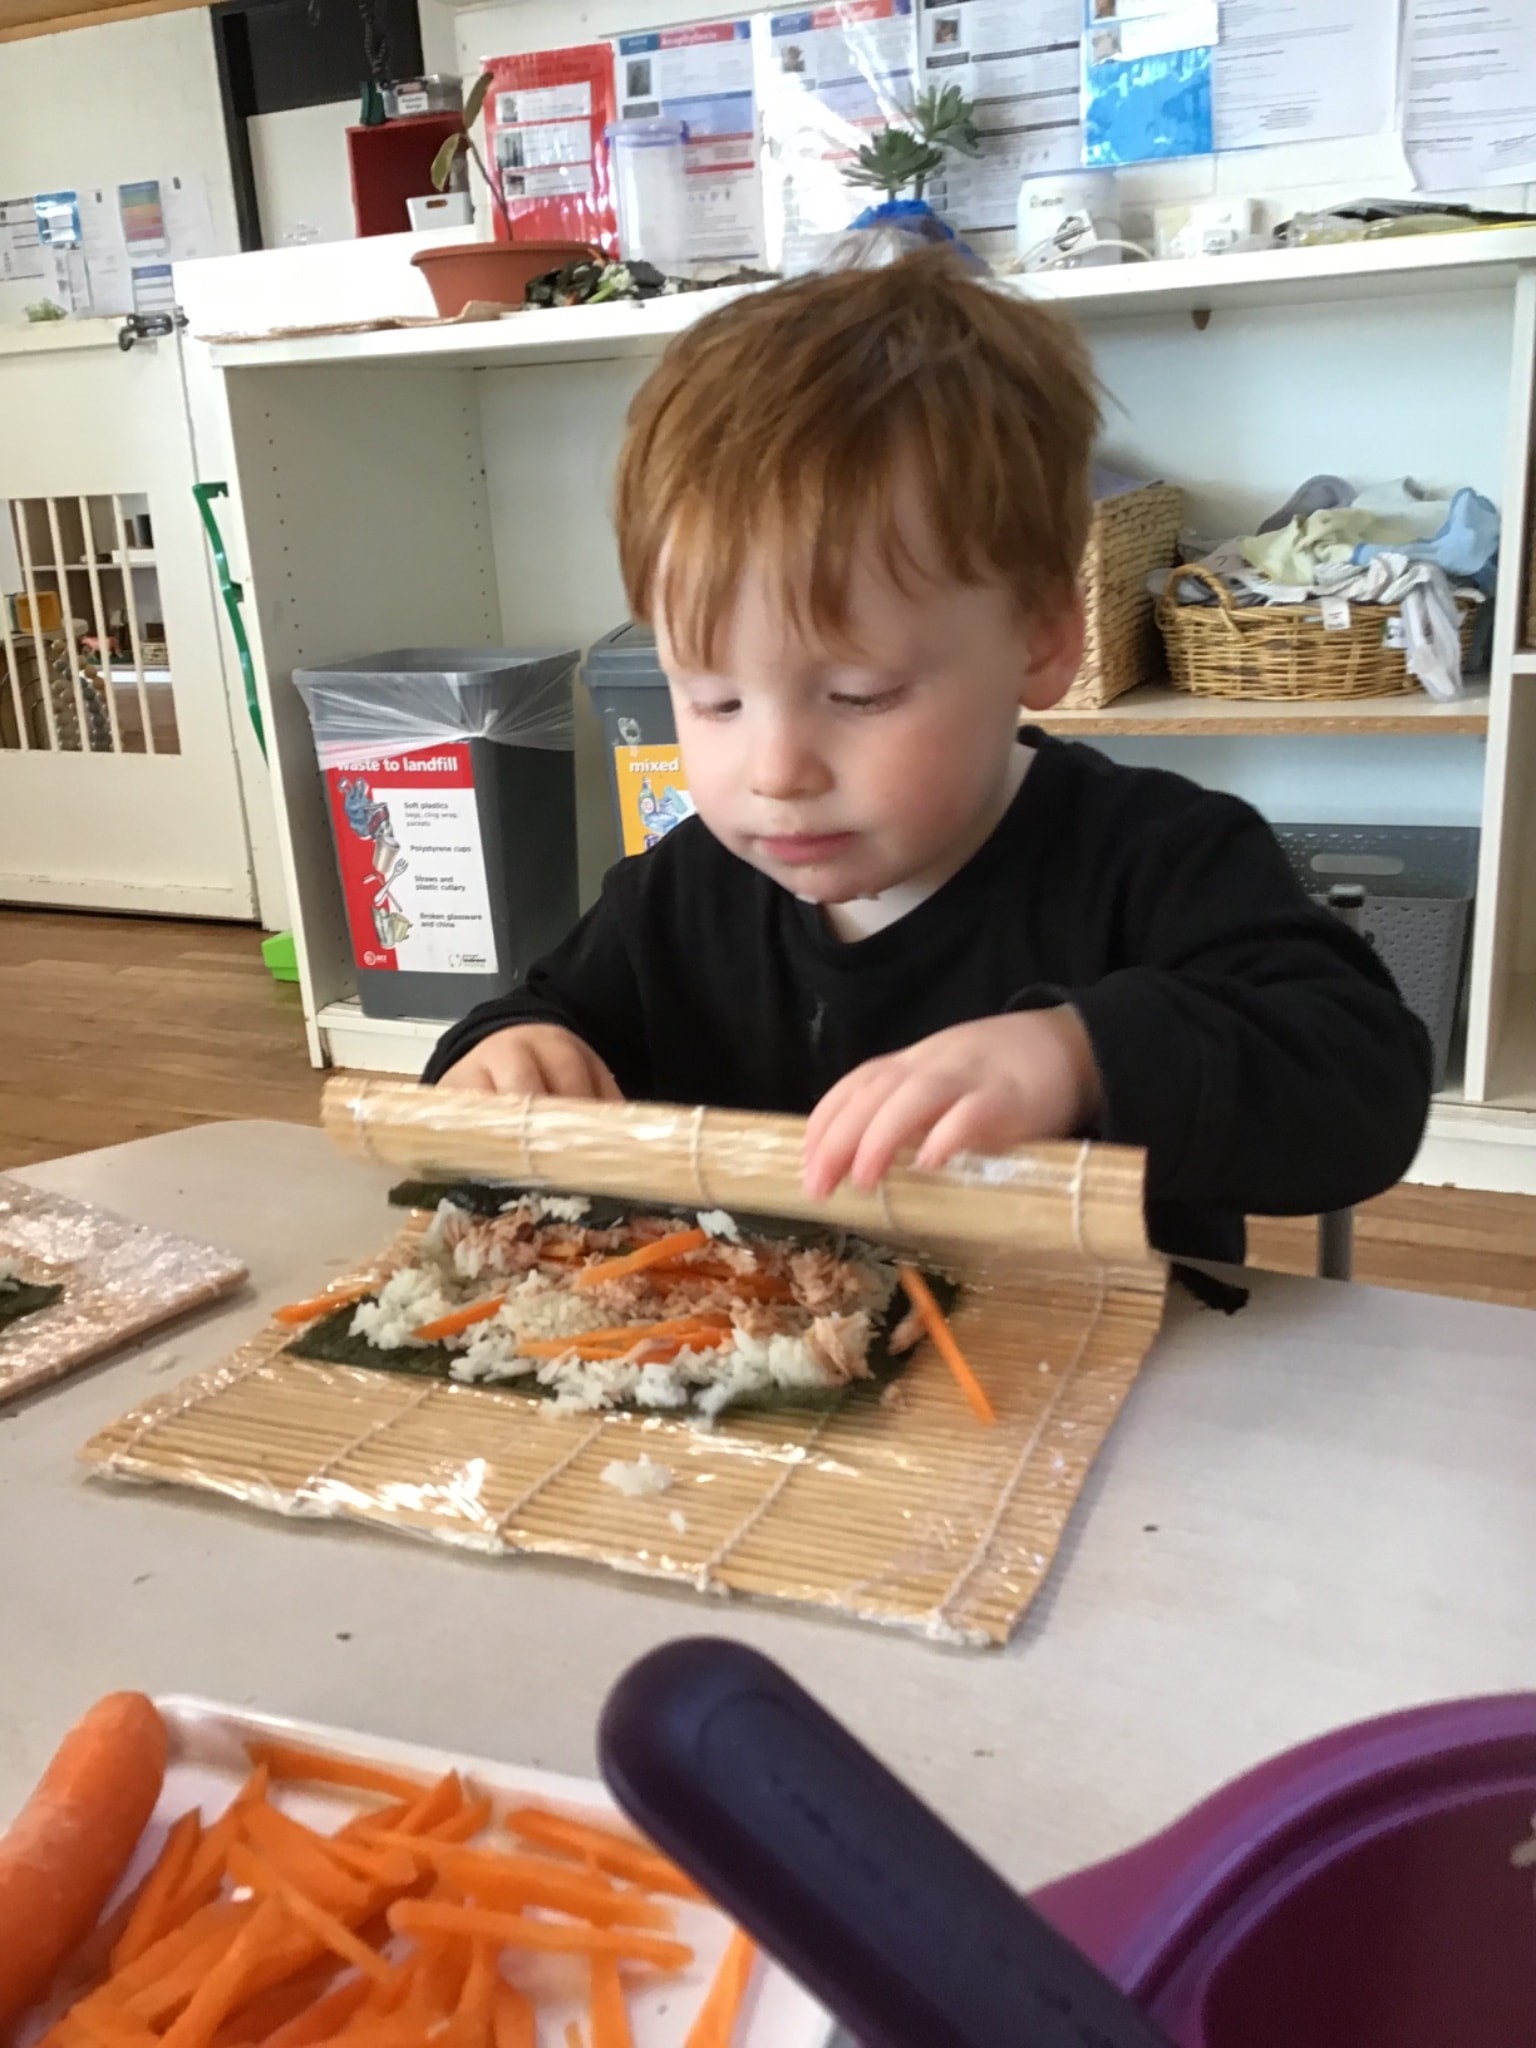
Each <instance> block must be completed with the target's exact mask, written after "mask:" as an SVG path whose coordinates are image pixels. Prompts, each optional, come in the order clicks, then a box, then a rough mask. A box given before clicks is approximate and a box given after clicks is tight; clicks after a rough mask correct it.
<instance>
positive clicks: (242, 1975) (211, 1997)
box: [163, 1899, 282, 2048]
mask: <svg viewBox="0 0 1536 2048" xmlns="http://www.w3.org/2000/svg"><path fill="white" fill-rule="evenodd" d="M281 1924H282V1909H281V1907H280V1906H278V1904H277V1903H276V1901H275V1900H272V1899H263V1900H262V1902H261V1904H260V1905H259V1906H258V1907H257V1908H256V1910H255V1912H254V1913H253V1914H252V1915H251V1917H250V1919H249V1920H247V1921H246V1923H245V1925H244V1926H243V1927H242V1928H241V1930H240V1932H239V1933H238V1934H237V1935H236V1936H235V1938H234V1940H233V1941H232V1942H231V1943H230V1944H229V1946H228V1948H227V1949H225V1951H224V1953H223V1954H222V1955H220V1956H218V1957H216V1959H215V1960H214V1962H213V1963H212V1966H211V1967H210V1968H209V1969H208V1970H207V1971H206V1972H205V1974H204V1975H203V1977H202V1979H201V1981H200V1982H199V1984H198V1986H197V1989H196V1990H195V1991H194V1992H193V1994H192V1996H191V1998H190V1999H189V2000H188V2002H187V2005H186V2007H185V2009H184V2010H183V2012H182V2014H181V2017H180V2018H179V2019H178V2020H177V2021H176V2023H175V2025H174V2026H172V2027H171V2028H170V2029H169V2030H168V2031H167V2032H166V2034H165V2035H164V2036H163V2039H164V2041H165V2043H166V2048H208V2043H209V2042H210V2041H211V2040H212V2039H213V2037H214V2035H215V2034H216V2033H217V2032H218V2029H219V2022H220V2021H221V2020H222V2019H223V2018H224V2016H225V2014H226V2013H229V2012H233V2010H234V2008H235V2007H236V2006H237V2005H238V2004H239V2003H240V2001H241V1999H242V1998H243V1997H244V1996H245V1992H246V1986H247V1984H248V1983H249V1981H250V1979H251V1976H252V1973H253V1971H254V1969H255V1967H256V1965H257V1964H258V1963H259V1962H260V1961H261V1959H262V1956H263V1955H264V1954H265V1953H266V1951H267V1949H268V1946H269V1944H270V1942H271V1940H272V1937H273V1935H274V1934H275V1933H276V1931H277V1930H278V1928H279V1927H280V1926H281Z"/></svg>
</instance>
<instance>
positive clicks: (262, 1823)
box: [231, 1803, 410, 1909]
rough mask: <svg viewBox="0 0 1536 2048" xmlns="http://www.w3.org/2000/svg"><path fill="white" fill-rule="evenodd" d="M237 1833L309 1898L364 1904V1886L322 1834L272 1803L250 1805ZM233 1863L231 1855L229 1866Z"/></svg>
mask: <svg viewBox="0 0 1536 2048" xmlns="http://www.w3.org/2000/svg"><path fill="white" fill-rule="evenodd" d="M241 1832H242V1833H243V1834H244V1836H245V1839H246V1841H247V1842H248V1843H249V1844H250V1845H251V1846H252V1847H253V1848H254V1849H256V1850H257V1851H258V1853H259V1854H260V1856H261V1857H262V1859H263V1861H264V1863H265V1864H267V1865H269V1866H270V1868H271V1870H272V1872H273V1874H274V1875H275V1876H278V1877H282V1878H285V1879H287V1880H288V1881H289V1882H290V1883H292V1884H295V1885H297V1886H298V1887H299V1889H300V1890H301V1891H305V1892H308V1893H309V1895H310V1896H311V1897H312V1898H314V1899H316V1900H319V1901H322V1902H323V1903H325V1904H327V1905H330V1906H334V1907H338V1908H343V1909H344V1908H345V1907H347V1906H361V1905H363V1904H365V1903H366V1901H367V1898H368V1887H367V1886H366V1885H363V1884H360V1883H359V1882H358V1880H357V1879H356V1878H355V1877H349V1876H348V1875H347V1873H346V1872H345V1871H343V1870H340V1869H338V1867H337V1865H336V1862H335V1859H334V1858H333V1857H332V1855H331V1853H330V1845H329V1844H328V1843H327V1842H326V1841H325V1839H324V1837H323V1836H320V1835H316V1834H313V1833H312V1832H311V1831H310V1830H309V1829H308V1828H306V1827H303V1826H301V1825H300V1823H299V1822H298V1821H296V1820H290V1819H289V1817H288V1815H287V1814H286V1813H279V1812H278V1810H277V1808H276V1807H275V1806H268V1805H266V1804H264V1803H263V1804H261V1805H258V1806H252V1807H250V1808H249V1809H248V1810H247V1811H246V1813H245V1814H244V1815H243V1816H242V1821H241ZM233 1862H234V1859H233V1857H232V1859H231V1867H232V1868H233ZM405 1881H406V1882H407V1883H409V1882H410V1880H409V1879H406V1880H405Z"/></svg>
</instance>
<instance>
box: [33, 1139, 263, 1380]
mask: <svg viewBox="0 0 1536 2048" xmlns="http://www.w3.org/2000/svg"><path fill="white" fill-rule="evenodd" d="M0 1260H4V1261H8V1262H13V1263H15V1264H16V1265H17V1266H18V1267H19V1269H20V1278H21V1279H22V1281H23V1282H24V1283H26V1284H28V1285H32V1286H40V1287H59V1288H61V1289H62V1290H63V1291H62V1293H61V1294H60V1296H59V1299H58V1300H57V1301H55V1302H54V1303H53V1304H52V1305H51V1306H50V1307H46V1308H41V1309H38V1310H37V1311H36V1312H35V1313H33V1314H30V1315H25V1316H22V1317H20V1318H18V1319H17V1320H16V1321H14V1322H4V1321H0V1404H3V1403H4V1402H6V1401H11V1400H15V1399H17V1398H18V1397H19V1396H21V1395H22V1394H29V1393H32V1392H33V1391H34V1390H35V1389H36V1388H38V1387H42V1386H46V1385H47V1384H48V1383H49V1381H50V1380H56V1379H62V1378H63V1377H64V1375H65V1374H66V1373H71V1372H74V1371H75V1370H76V1369H77V1368H78V1367H79V1366H82V1365H86V1364H88V1363H89V1362H90V1361H91V1360H92V1359H94V1358H99V1357H100V1356H101V1355H102V1353H103V1352H107V1351H112V1350H115V1349H116V1348H117V1346H118V1345H120V1344H126V1343H128V1342H129V1341H130V1340H131V1339H133V1338H135V1337H141V1336H143V1335H144V1334H145V1333H146V1332H147V1331H149V1330H153V1329H156V1328H157V1327H158V1326H159V1325H160V1324H161V1323H167V1322H169V1321H170V1320H171V1319H172V1318H173V1317H174V1316H179V1315H184V1314H185V1313H186V1312H187V1310H189V1309H193V1308H198V1307H200V1306H201V1305H202V1304H203V1303H205V1302H210V1301H216V1300H217V1299H218V1298H219V1297H220V1296H221V1295H224V1294H228V1293H229V1292H230V1291H231V1290H232V1289H233V1288H236V1287H238V1286H239V1285H240V1283H241V1281H242V1280H243V1279H244V1278H245V1267H244V1265H243V1264H242V1262H241V1261H240V1260H239V1259H237V1258H235V1257H234V1256H233V1255H232V1254H231V1253H229V1252H223V1251H218V1250H216V1249H215V1248H214V1247H213V1246H212V1245H206V1244H196V1243H194V1242H193V1241H192V1240H191V1239H189V1238H185V1237H173V1236H172V1235H171V1234H170V1233H169V1232H168V1231H163V1230H151V1229H149V1228H147V1227H146V1226H145V1225H144V1224H142V1223H132V1222H130V1221H128V1219H127V1218H126V1217H122V1216H115V1215H113V1214H112V1212H111V1211H110V1210H108V1209H98V1208H96V1207H94V1206H93V1205H92V1204H91V1203H89V1202H74V1201H71V1200H70V1199H69V1197H68V1196H67V1195H54V1194H49V1193H47V1192H46V1191H45V1190H43V1189H42V1188H35V1187H33V1186H32V1185H31V1184H30V1183H29V1182H27V1181H23V1180H14V1179H12V1178H11V1177H10V1176H9V1175H7V1174H0Z"/></svg>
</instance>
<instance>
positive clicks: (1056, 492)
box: [617, 250, 1099, 668]
mask: <svg viewBox="0 0 1536 2048" xmlns="http://www.w3.org/2000/svg"><path fill="white" fill-rule="evenodd" d="M1098 424H1099V408H1098V398H1097V391H1096V385H1095V380H1094V374H1093V369H1092V366H1091V364H1090V362H1089V358H1088V352H1087V349H1086V347H1085V346H1084V344H1083V342H1082V340H1081V339H1080V338H1079V336H1078V335H1077V333H1076V331H1075V330H1074V329H1073V328H1072V327H1070V326H1068V325H1067V323H1066V322H1065V321H1064V320H1063V319H1062V318H1061V317H1060V316H1059V315H1057V314H1055V313H1053V312H1051V311H1048V310H1047V309H1046V308H1045V307H1042V306H1039V305H1035V304H1031V303H1030V301H1028V300H1027V299H1024V298H1020V297H1018V296H1016V295H1015V294H1014V293H1012V292H1010V291H1008V290H1006V289H1000V288H998V287H997V286H994V285H988V284H983V283H981V282H979V281H978V280H976V279H975V278H974V277H972V276H971V275H970V274H969V273H968V272H966V271H965V270H964V269H963V268H961V267H960V265H959V264H958V263H957V262H956V260H955V259H954V258H953V257H952V256H950V255H948V254H947V253H946V252H945V251H943V250H937V251H925V252H924V253H922V254H920V255H916V256H910V257H905V258H903V259H902V261H900V262H899V263H895V264H890V265H887V266H885V267H883V268H878V269H871V270H839V271H832V272H830V273H828V274H824V275H818V276H813V277H806V278H799V279H796V280H795V281H794V282H792V283H789V284H782V285H777V286H775V287H773V288H772V289H771V290H768V291H762V292H754V293H750V294H748V295H747V296H746V297H743V298H740V299H737V300H734V301H733V302H732V303H731V304H730V305H728V306H724V307H722V308H721V309H720V310H719V311H718V312H715V313H711V314H709V315H708V316H707V317H706V318H704V319H703V320H700V321H699V322H698V324H697V325H696V326H693V327H690V328H688V329H686V330H685V331H684V332H683V333H682V334H680V335H679V336H678V337H677V339H676V340H675V341H674V342H673V343H672V344H671V346H670V347H669V348H668V350H667V352H666V354H665V355H664V356H663V357H662V359H661V362H660V363H659V364H658V365H657V367H656V369H655V370H654V371H653V372H652V374H651V375H650V376H649V377H648V378H647V379H646V381H645V383H644V385H643V386H642V387H641V389H640V391H639V392H638V393H637V395H636V397H635V400H634V403H633V405H632V406H631V407H630V412H629V428H628V433H627V435H626V438H625V442H624V449H623V453H622V455H621V457H620V459H619V476H618V501H617V521H618V534H619V559H620V562H621V564H622V567H623V571H624V584H625V589H626V591H627V593H628V596H629V603H630V608H631V610H632V612H633V613H634V616H635V617H636V618H637V619H642V620H646V621H651V620H653V619H654V618H655V617H656V615H657V613H658V612H661V613H664V614H665V617H666V620H667V628H668V633H669V635H670V637H671V639H672V641H673V644H674V645H675V646H676V647H677V649H678V651H679V654H680V655H681V657H682V659H683V660H684V661H685V662H686V663H687V664H688V665H689V666H690V667H699V668H708V667H710V666H712V665H713V661H714V657H715V652H716V645H715V643H716V636H717V632H718V629H719V626H720V623H721V621H722V619H723V618H725V617H726V616H728V614H729V611H730V607H731V603H732V601H733V599H734V596H735V593H736V589H737V585H738V583H739V581H740V578H741V575H742V571H743V569H744V568H745V567H746V563H747V560H748V557H749V556H752V555H763V556H766V557H767V559H769V560H770V561H775V562H776V563H777V564H778V565H779V567H780V570H781V573H782V577H783V597H784V604H785V608H786V611H787V612H788V614H789V617H790V618H791V620H792V621H793V622H794V624H795V625H796V626H797V627H798V628H799V629H800V630H801V631H802V632H809V633H812V634H815V635H817V636H819V637H821V638H822V639H824V640H825V641H827V642H828V643H829V644H836V643H837V642H839V641H842V642H844V643H846V638H847V626H848V607H847V599H848V582H849V572H850V568H851V566H852V561H853V558H854V555H855V552H856V550H857V549H858V548H860V547H861V546H865V545H869V544H873V546H874V547H875V549H876V551H877V557H878V559H879V560H880V561H881V563H882V564H883V566H884V567H885V568H886V569H887V571H888V572H889V573H890V575H891V576H892V577H893V578H895V579H896V581H897V582H898V583H899V584H900V585H901V586H902V587H903V588H906V589H911V588H913V587H915V585H916V583H917V582H918V580H919V579H920V577H921V575H922V574H923V573H924V568H925V567H926V566H927V565H920V564H919V563H918V562H917V561H916V560H915V559H914V556H913V551H912V536H911V534H910V532H903V530H902V527H901V524H900V522H899V518H898V484H901V483H910V484H915V486H916V488H917V491H918V494H919V501H920V502H921V504H922V505H923V507H924V509H925V511H926V514H927V519H928V523H929V526H930V528H931V533H932V538H933V542H934V544H935V546H936V548H937V564H936V565H934V566H936V567H937V570H938V572H939V573H942V574H944V575H946V576H949V577H953V578H954V579H955V580H956V581H958V582H964V583H979V582H982V581H984V580H987V579H988V578H991V577H997V578H999V579H1001V580H1002V581H1003V582H1004V583H1005V584H1006V585H1007V586H1008V587H1009V588H1010V589H1011V590H1012V592H1013V593H1014V595H1015V597H1016V598H1017V600H1018V603H1019V606H1020V609H1021V611H1022V612H1023V613H1024V615H1025V616H1026V617H1027V616H1030V615H1032V614H1035V613H1038V612H1040V611H1041V610H1050V609H1054V608H1056V607H1057V606H1059V605H1062V604H1065V603H1068V602H1070V600H1071V597H1072V594H1073V590H1074V587H1075V584H1076V578H1077V571H1078V565H1079V563H1080V561H1081V559H1082V553H1083V548H1084V546H1085V545H1086V542H1087V537H1088V522H1089V519H1090V517H1091V513H1092V502H1091V493H1090V483H1089V473H1090V463H1091V455H1092V449H1093V441H1094V436H1095V433H1096V431H1097V429H1098Z"/></svg>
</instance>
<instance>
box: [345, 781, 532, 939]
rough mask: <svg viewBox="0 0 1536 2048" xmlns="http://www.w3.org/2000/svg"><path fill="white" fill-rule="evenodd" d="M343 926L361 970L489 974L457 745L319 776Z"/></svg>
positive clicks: (480, 861) (486, 925) (470, 802)
mask: <svg viewBox="0 0 1536 2048" xmlns="http://www.w3.org/2000/svg"><path fill="white" fill-rule="evenodd" d="M325 787H326V795H327V797H328V798H329V800H330V806H331V825H332V828H333V829H334V831H335V834H336V857H337V863H338V865H339V867H340V870H341V893H342V895H343V897H344V898H345V900H346V906H347V929H348V930H349V932H350V933H351V935H352V952H353V957H354V958H355V959H356V961H357V963H358V965H359V966H360V967H370V968H373V969H375V970H378V969H385V970H388V969H391V968H393V969H397V970H398V969H403V970H405V971H406V972H407V973H412V974H494V973H495V972H496V932H495V928H494V926H493V925H492V923H491V904H490V894H489V890H488V888H487V884H486V874H485V851H484V847H483V844H482V842H481V837H480V814H479V809H478V807H477V805H476V802H475V776H474V769H473V767H472V766H471V754H470V750H469V748H468V747H467V746H466V745H464V744H463V742H462V741H448V742H447V743H446V744H444V745H441V746H435V747H412V748H406V749H403V750H402V751H400V752H399V753H391V754H379V755H375V756H373V757H372V758H371V759H364V758H358V759H356V760H350V761H348V762H347V763H346V765H345V766H342V767H327V768H326V770H325Z"/></svg>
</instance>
